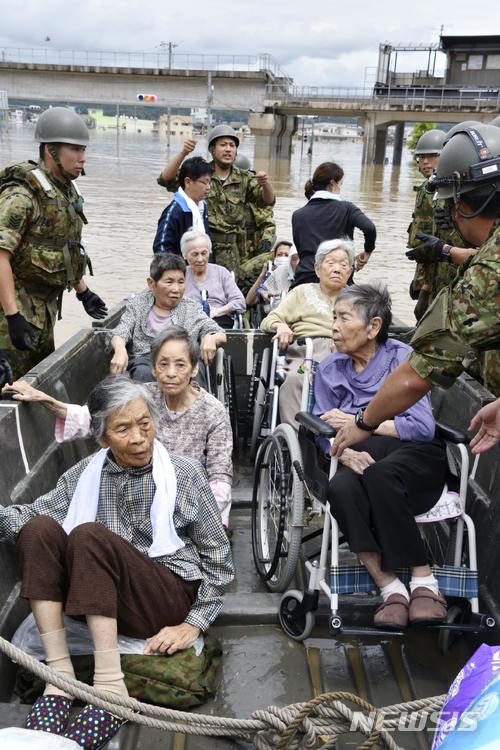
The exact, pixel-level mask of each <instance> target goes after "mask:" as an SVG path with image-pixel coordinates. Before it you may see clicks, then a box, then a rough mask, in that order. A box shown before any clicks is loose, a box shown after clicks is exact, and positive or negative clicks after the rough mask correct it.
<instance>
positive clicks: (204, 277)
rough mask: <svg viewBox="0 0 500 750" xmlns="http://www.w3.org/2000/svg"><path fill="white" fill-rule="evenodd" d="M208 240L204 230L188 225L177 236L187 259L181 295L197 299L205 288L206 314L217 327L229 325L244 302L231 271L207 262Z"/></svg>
mask: <svg viewBox="0 0 500 750" xmlns="http://www.w3.org/2000/svg"><path fill="white" fill-rule="evenodd" d="M211 252H212V242H211V240H210V237H209V236H208V234H205V233H204V232H199V231H198V230H197V229H189V230H188V231H187V232H184V234H183V235H182V237H181V253H182V257H183V258H184V260H185V261H186V263H187V269H186V287H185V292H184V293H185V295H186V297H189V298H190V299H193V300H200V298H201V295H202V292H203V291H205V292H206V298H207V302H208V307H209V310H210V313H209V314H210V317H211V318H212V320H214V321H215V322H216V323H218V324H219V325H220V326H221V328H232V327H233V323H234V321H233V318H232V316H233V314H234V313H244V312H245V310H246V303H245V298H244V296H243V294H242V293H241V292H240V290H239V289H238V287H237V286H236V282H235V280H234V276H233V274H232V273H231V272H230V271H228V270H227V268H224V266H219V265H217V264H216V263H209V262H208V261H209V258H210V253H211Z"/></svg>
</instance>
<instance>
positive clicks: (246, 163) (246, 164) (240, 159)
mask: <svg viewBox="0 0 500 750" xmlns="http://www.w3.org/2000/svg"><path fill="white" fill-rule="evenodd" d="M234 164H235V166H237V167H238V169H252V165H251V163H250V159H249V158H248V156H245V154H238V156H237V157H236V159H235V160H234Z"/></svg>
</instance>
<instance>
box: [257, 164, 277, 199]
mask: <svg viewBox="0 0 500 750" xmlns="http://www.w3.org/2000/svg"><path fill="white" fill-rule="evenodd" d="M255 176H256V178H257V182H258V183H259V185H260V186H261V188H262V200H263V201H264V203H266V204H267V205H268V206H272V205H273V203H274V189H273V186H272V185H271V183H270V182H269V177H268V176H267V174H266V173H265V172H257V174H256V175H255Z"/></svg>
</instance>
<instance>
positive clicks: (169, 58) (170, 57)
mask: <svg viewBox="0 0 500 750" xmlns="http://www.w3.org/2000/svg"><path fill="white" fill-rule="evenodd" d="M172 47H173V45H172V42H169V43H168V69H169V70H172ZM169 148H170V146H169Z"/></svg>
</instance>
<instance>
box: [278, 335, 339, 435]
mask: <svg viewBox="0 0 500 750" xmlns="http://www.w3.org/2000/svg"><path fill="white" fill-rule="evenodd" d="M332 343H333V342H332V340H331V338H317V339H313V359H314V360H315V361H316V362H322V361H323V360H324V359H325V357H327V356H328V355H329V354H330V353H331V351H332ZM305 356H306V347H305V346H298V345H297V344H291V345H290V346H289V347H288V349H287V352H286V357H285V361H286V365H285V368H284V369H285V372H286V380H285V382H284V383H283V385H282V386H281V388H280V395H279V407H280V419H281V422H286V423H287V424H290V425H291V426H292V427H293V428H294V429H295V430H298V429H299V425H298V423H297V422H296V421H295V415H296V414H297V412H298V411H300V401H301V398H302V383H303V381H304V375H303V374H302V373H300V372H297V370H298V369H299V367H300V365H301V364H302V363H303V361H304V357H305Z"/></svg>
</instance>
